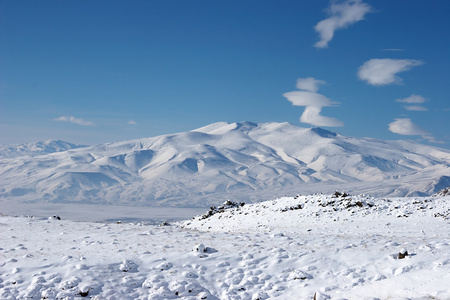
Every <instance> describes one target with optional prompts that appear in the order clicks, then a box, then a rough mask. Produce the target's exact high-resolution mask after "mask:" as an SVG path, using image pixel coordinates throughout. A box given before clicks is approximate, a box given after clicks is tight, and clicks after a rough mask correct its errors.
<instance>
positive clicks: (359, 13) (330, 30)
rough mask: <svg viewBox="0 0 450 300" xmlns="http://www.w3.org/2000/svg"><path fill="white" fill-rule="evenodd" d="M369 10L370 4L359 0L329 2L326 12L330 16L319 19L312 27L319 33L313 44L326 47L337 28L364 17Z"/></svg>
mask: <svg viewBox="0 0 450 300" xmlns="http://www.w3.org/2000/svg"><path fill="white" fill-rule="evenodd" d="M370 11H371V7H370V5H368V4H366V3H363V2H362V1H361V0H347V1H345V2H342V3H336V2H335V1H334V2H332V3H331V5H330V7H329V9H328V12H329V15H330V17H329V18H327V19H325V20H322V21H320V22H319V23H317V25H316V26H315V27H314V29H315V30H316V31H317V32H318V33H319V35H320V41H318V42H317V43H315V44H314V46H315V47H317V48H326V47H328V42H329V41H331V39H333V36H334V32H335V31H336V30H337V29H341V28H346V27H348V26H349V25H351V24H353V23H355V22H358V21H361V20H363V19H364V15H365V14H366V13H368V12H370Z"/></svg>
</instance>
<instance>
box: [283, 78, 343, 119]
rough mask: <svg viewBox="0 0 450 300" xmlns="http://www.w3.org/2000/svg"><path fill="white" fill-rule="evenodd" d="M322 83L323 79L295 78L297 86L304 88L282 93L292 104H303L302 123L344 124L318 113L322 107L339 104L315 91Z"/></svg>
mask: <svg viewBox="0 0 450 300" xmlns="http://www.w3.org/2000/svg"><path fill="white" fill-rule="evenodd" d="M324 83H325V81H323V80H317V79H314V78H312V77H308V78H299V79H298V80H297V88H299V89H304V91H293V92H288V93H284V94H283V96H284V97H285V98H287V99H288V100H289V101H290V102H291V103H292V105H295V106H305V111H304V112H303V114H302V115H301V117H300V122H302V123H306V124H311V125H313V126H322V127H339V126H344V123H343V122H341V121H340V120H338V119H336V118H331V117H325V116H322V115H320V112H321V111H322V107H325V106H335V105H337V104H339V103H338V102H333V101H331V100H330V99H328V98H327V97H325V96H324V95H321V94H318V93H316V91H317V90H318V85H319V84H324Z"/></svg>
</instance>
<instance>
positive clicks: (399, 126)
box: [388, 118, 438, 143]
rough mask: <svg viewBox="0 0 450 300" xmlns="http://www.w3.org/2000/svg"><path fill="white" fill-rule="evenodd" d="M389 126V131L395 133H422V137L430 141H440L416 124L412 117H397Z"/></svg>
mask: <svg viewBox="0 0 450 300" xmlns="http://www.w3.org/2000/svg"><path fill="white" fill-rule="evenodd" d="M388 126H389V131H391V132H393V133H397V134H400V135H420V136H421V137H422V138H424V139H426V140H428V141H429V142H433V143H438V141H436V139H435V138H434V136H433V135H432V134H431V133H429V132H428V131H426V130H425V129H422V128H421V127H419V126H417V125H416V124H414V123H413V122H412V121H411V119H408V118H402V119H395V121H394V122H392V123H389V125H388Z"/></svg>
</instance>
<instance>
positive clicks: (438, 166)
mask: <svg viewBox="0 0 450 300" xmlns="http://www.w3.org/2000/svg"><path fill="white" fill-rule="evenodd" d="M69 148H70V149H68V150H67V151H62V152H54V153H49V154H45V155H39V156H17V157H11V155H9V158H4V157H5V155H4V156H3V158H1V160H0V198H3V199H4V200H7V201H32V202H37V201H42V200H44V201H50V202H79V203H80V202H83V203H114V204H118V203H122V204H135V205H162V206H164V205H178V206H199V205H209V204H217V203H221V202H223V201H224V200H226V199H233V200H237V201H252V200H256V199H257V200H267V199H270V198H273V197H278V196H283V195H289V194H290V195H292V194H298V193H302V194H305V193H313V192H331V191H334V190H336V189H338V190H343V189H345V190H347V191H350V192H353V193H359V192H364V193H369V194H372V195H376V196H387V195H389V196H405V195H428V194H432V193H435V192H437V191H439V190H441V189H443V188H445V187H448V186H450V151H449V150H445V149H439V148H434V147H430V146H424V145H420V144H416V143H412V142H407V141H384V140H376V139H369V138H351V137H345V136H342V135H339V134H337V133H334V132H331V131H327V130H324V129H320V128H308V129H305V128H300V127H296V126H294V125H291V124H289V123H262V124H255V123H251V122H241V123H232V124H229V123H223V122H222V123H214V124H211V125H208V126H205V127H202V128H199V129H196V130H192V131H189V132H183V133H178V134H170V135H163V136H157V137H152V138H143V139H138V140H132V141H124V142H116V143H108V144H101V145H95V146H90V147H81V148H75V147H69ZM11 151H13V150H10V152H11ZM262 195H263V196H262ZM261 197H262V198H261Z"/></svg>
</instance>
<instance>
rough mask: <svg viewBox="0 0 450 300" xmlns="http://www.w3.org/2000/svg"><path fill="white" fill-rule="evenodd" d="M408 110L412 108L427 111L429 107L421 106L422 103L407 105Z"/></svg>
mask: <svg viewBox="0 0 450 300" xmlns="http://www.w3.org/2000/svg"><path fill="white" fill-rule="evenodd" d="M405 109H406V110H412V111H427V110H428V108H426V107H423V106H420V105H406V106H405Z"/></svg>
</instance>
